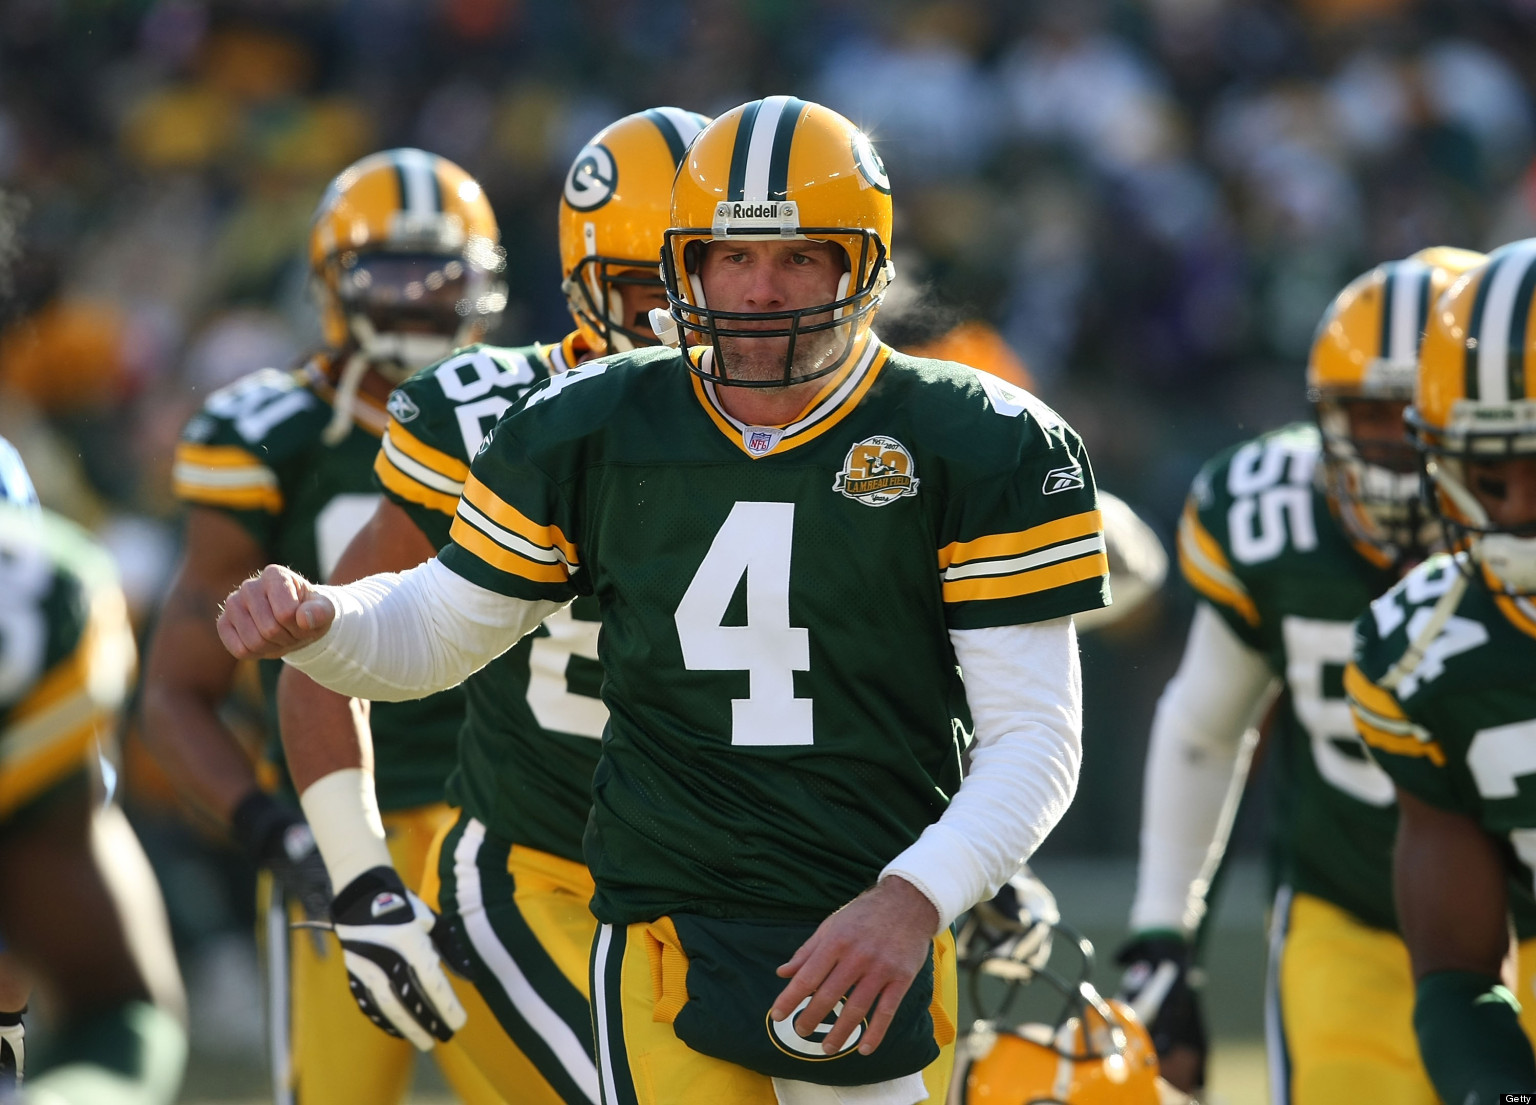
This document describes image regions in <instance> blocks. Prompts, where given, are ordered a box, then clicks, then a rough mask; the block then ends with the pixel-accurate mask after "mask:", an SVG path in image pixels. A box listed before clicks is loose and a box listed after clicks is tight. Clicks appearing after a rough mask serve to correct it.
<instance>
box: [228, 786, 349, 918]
mask: <svg viewBox="0 0 1536 1105" xmlns="http://www.w3.org/2000/svg"><path fill="white" fill-rule="evenodd" d="M230 828H231V831H232V832H233V834H234V837H235V840H236V841H237V842H238V843H239V844H240V846H241V847H243V848H244V849H245V850H246V852H247V853H248V854H249V855H250V857H251V858H252V859H253V860H254V861H255V862H256V863H257V864H258V865H260V866H261V867H264V868H266V869H267V870H268V871H270V872H272V877H273V878H275V879H276V880H277V882H278V885H279V886H280V887H282V890H283V894H284V895H285V896H286V897H288V898H290V899H292V900H293V901H295V902H298V903H299V905H300V907H302V908H303V910H304V916H305V917H307V918H309V919H310V920H311V921H323V920H325V919H326V918H327V917H329V916H330V906H331V879H330V876H329V875H327V874H326V873H325V861H324V860H322V859H321V858H320V849H319V848H317V847H316V846H315V835H314V833H312V832H310V831H309V825H308V823H306V822H305V820H304V815H303V814H302V813H300V812H299V811H298V810H296V809H294V808H293V807H291V806H285V805H283V804H282V803H280V802H278V801H277V800H276V799H275V798H273V797H272V796H271V795H270V794H267V793H265V792H264V791H260V790H254V791H252V792H251V793H250V794H248V795H246V797H245V798H244V799H242V800H241V802H240V804H239V805H238V806H236V807H235V813H234V816H233V817H232V818H231V819H230Z"/></svg>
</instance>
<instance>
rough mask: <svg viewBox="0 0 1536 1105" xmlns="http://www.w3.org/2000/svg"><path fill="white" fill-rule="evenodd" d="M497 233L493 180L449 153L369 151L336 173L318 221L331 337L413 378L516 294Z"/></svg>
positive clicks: (316, 280)
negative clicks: (504, 275)
mask: <svg viewBox="0 0 1536 1105" xmlns="http://www.w3.org/2000/svg"><path fill="white" fill-rule="evenodd" d="M499 239H500V235H499V233H498V231H497V228H496V216H495V214H494V213H493V212H492V211H491V205H490V203H489V202H488V201H487V200H486V198H485V193H484V191H482V190H481V188H480V185H479V184H478V183H477V182H476V181H475V179H474V178H473V177H472V176H470V175H469V174H468V173H466V172H465V171H464V170H463V169H461V168H459V167H458V166H457V165H455V164H454V163H453V162H451V161H449V160H448V159H447V158H445V157H439V156H438V155H437V154H433V153H427V152H426V151H425V150H415V149H396V150H384V151H382V152H379V153H374V154H369V155H368V156H367V157H365V158H363V159H362V160H361V161H358V162H356V163H354V164H353V165H351V166H349V167H348V168H346V169H344V170H342V172H341V173H340V174H339V175H338V176H337V177H336V179H335V180H334V181H332V182H331V185H330V187H329V188H327V189H326V192H325V195H324V197H322V198H321V200H320V206H319V207H318V208H317V209H316V210H315V216H314V220H313V222H312V224H311V226H310V234H309V264H310V272H311V274H312V276H313V287H314V290H315V295H316V298H317V300H318V301H319V306H320V316H321V322H322V324H323V326H324V330H325V338H326V341H327V342H328V343H329V344H330V345H331V346H333V347H335V348H338V349H344V348H349V347H355V348H356V349H357V350H358V351H359V352H360V353H361V354H362V357H363V359H365V360H366V361H368V362H369V363H370V366H371V367H373V368H375V369H377V370H379V371H381V372H383V373H384V374H385V375H386V376H388V377H390V378H391V379H401V380H403V379H404V378H405V377H406V376H409V375H410V374H411V373H412V372H414V371H416V370H417V369H419V368H424V367H426V366H427V365H429V364H431V363H432V362H433V361H436V360H439V359H441V358H442V357H444V356H446V355H447V354H448V353H450V352H451V351H452V350H453V349H454V348H455V347H457V346H460V345H465V344H467V343H469V342H472V341H475V340H477V339H479V338H480V337H481V336H482V335H483V334H484V333H485V332H486V331H487V330H489V329H490V327H491V326H492V325H494V323H495V322H496V320H497V318H499V317H500V316H501V312H502V311H503V309H505V307H506V305H507V293H506V288H505V286H504V285H503V284H502V282H501V280H500V278H499V277H498V275H497V274H498V273H500V272H501V270H502V269H503V268H504V267H505V254H504V253H503V251H502V248H501V246H500V244H499Z"/></svg>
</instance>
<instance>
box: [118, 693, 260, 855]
mask: <svg viewBox="0 0 1536 1105" xmlns="http://www.w3.org/2000/svg"><path fill="white" fill-rule="evenodd" d="M143 717H144V724H143V726H142V729H141V732H142V736H143V739H144V743H145V745H146V746H147V747H148V748H149V750H150V752H151V753H153V755H154V757H155V760H156V761H157V762H158V763H159V765H160V767H161V769H162V770H164V771H165V773H166V775H168V776H169V777H170V780H171V782H172V783H173V784H174V785H175V788H176V792H177V793H178V794H181V795H184V796H187V797H189V798H191V800H192V801H193V802H194V803H195V804H196V805H197V806H199V807H200V808H202V809H203V810H204V811H205V812H206V813H208V814H209V815H211V816H212V817H213V818H214V819H216V820H217V821H218V822H219V823H220V824H222V825H228V824H229V821H230V817H231V815H232V814H233V813H234V810H235V807H236V806H237V805H239V804H240V801H241V799H243V798H244V797H245V796H246V795H248V794H249V793H250V792H251V791H252V790H253V789H255V787H256V770H255V768H254V767H253V766H252V764H251V759H250V756H249V755H248V754H247V753H246V751H245V749H244V748H243V747H242V746H241V744H240V741H239V739H238V738H237V737H236V736H235V734H234V733H233V732H232V731H231V730H230V729H229V727H228V726H227V725H225V724H224V722H223V721H222V720H221V719H220V718H219V712H218V703H217V702H215V701H213V700H212V699H210V698H209V696H208V695H207V694H206V693H205V692H204V690H203V689H202V688H199V687H193V686H187V685H184V684H179V683H176V682H174V681H172V680H168V679H157V678H155V677H154V674H153V672H152V673H151V675H150V677H149V678H148V679H146V680H145V685H144V703H143Z"/></svg>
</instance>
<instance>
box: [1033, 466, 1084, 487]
mask: <svg viewBox="0 0 1536 1105" xmlns="http://www.w3.org/2000/svg"><path fill="white" fill-rule="evenodd" d="M1082 486H1083V470H1082V469H1081V468H1079V467H1078V466H1077V465H1075V464H1073V465H1070V466H1069V467H1066V468H1052V469H1051V470H1050V471H1049V472H1047V473H1046V474H1045V483H1044V484H1043V485H1041V488H1040V490H1041V492H1042V493H1044V494H1046V495H1055V494H1058V493H1060V492H1062V491H1076V490H1078V489H1079V488H1081V487H1082Z"/></svg>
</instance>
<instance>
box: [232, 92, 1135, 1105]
mask: <svg viewBox="0 0 1536 1105" xmlns="http://www.w3.org/2000/svg"><path fill="white" fill-rule="evenodd" d="M890 204H891V201H890V182H889V180H888V178H887V177H886V174H885V170H884V167H883V165H882V164H881V162H880V159H879V157H878V155H877V154H876V153H875V150H874V147H873V145H872V144H871V143H870V141H869V139H868V138H867V137H866V136H865V135H864V134H863V133H862V132H861V131H859V130H858V129H857V128H856V127H854V126H853V124H851V123H849V122H848V121H847V120H846V119H844V118H842V117H841V116H839V115H837V114H836V113H834V112H832V111H829V110H828V109H826V108H824V107H821V106H819V105H816V104H810V103H806V102H804V101H801V100H797V99H795V98H793V97H789V96H772V97H768V98H767V99H764V100H759V101H754V102H752V103H749V104H745V105H742V106H741V107H738V108H736V109H733V110H732V111H730V112H728V113H727V114H726V115H724V116H722V117H721V118H719V119H716V120H715V121H714V122H713V123H711V124H710V125H709V126H708V127H706V128H705V129H704V130H703V131H702V132H701V133H700V135H699V136H698V138H697V139H695V141H694V144H693V146H692V147H691V148H690V150H689V154H688V157H687V158H686V159H685V160H684V162H683V165H682V167H681V168H680V169H679V171H678V176H677V179H676V180H675V182H674V184H673V193H672V218H671V222H672V226H671V228H670V229H669V230H668V231H667V235H666V244H665V248H664V251H663V254H662V262H663V278H664V279H665V280H666V283H667V294H668V305H669V312H659V313H658V314H660V315H661V317H660V318H656V316H655V315H653V318H656V321H658V322H662V323H670V324H671V325H670V327H667V326H665V325H664V326H662V327H660V328H658V332H660V330H661V329H667V330H669V331H670V333H671V335H672V336H673V338H674V340H676V339H678V338H685V339H686V342H687V344H681V345H679V347H677V348H666V349H660V350H637V351H634V352H630V353H625V354H619V355H616V356H611V357H609V358H606V359H605V360H602V361H597V362H593V363H591V364H588V365H584V366H580V367H578V368H575V369H572V370H571V371H569V372H567V373H565V374H564V375H562V376H559V377H556V378H554V379H553V380H551V381H549V382H547V383H545V384H543V385H541V386H540V387H538V388H536V389H534V390H533V391H532V392H530V393H529V395H528V396H527V397H526V398H525V399H524V400H523V401H522V403H521V404H520V405H519V406H518V407H517V408H514V410H513V411H511V412H509V413H508V414H507V416H505V417H504V418H503V419H502V420H501V421H500V422H499V423H497V426H496V428H495V429H494V430H493V431H492V433H491V435H490V436H489V437H488V438H487V439H486V442H485V444H484V446H483V447H482V449H481V452H480V454H479V456H478V457H477V458H476V461H475V463H474V465H473V466H472V468H471V471H470V473H469V476H468V479H467V480H466V483H465V489H464V494H463V497H462V499H461V501H460V505H459V509H458V513H457V515H456V517H455V519H454V523H453V527H452V529H451V534H450V536H451V537H452V541H451V543H450V544H449V545H448V546H447V547H446V548H445V549H444V550H443V551H442V552H441V553H440V554H439V557H438V558H436V559H434V560H429V561H428V562H427V563H426V564H424V565H422V566H421V567H419V568H415V569H413V570H412V571H410V572H408V573H404V574H403V575H401V576H394V577H391V576H372V577H369V578H368V579H366V580H362V581H359V582H358V583H355V584H350V585H347V586H345V587H339V588H322V589H320V590H319V591H316V590H315V589H314V587H313V585H311V584H310V583H308V582H307V581H304V580H303V579H302V578H301V577H299V576H297V575H296V574H294V573H292V572H291V571H288V570H286V569H283V568H281V567H277V566H273V567H270V568H268V569H265V570H264V572H263V575H262V576H261V577H260V578H259V579H257V580H253V581H250V582H248V583H247V584H244V585H242V587H241V589H240V590H239V591H238V592H237V593H235V594H233V595H231V596H230V598H229V600H228V601H227V602H226V604H225V609H224V613H223V616H222V620H221V622H220V633H221V636H222V637H223V638H224V639H225V641H226V644H227V645H228V646H229V647H230V648H231V649H232V650H233V651H234V652H235V653H236V654H237V655H257V654H260V655H265V656H271V655H277V654H279V653H287V652H290V651H292V650H295V649H303V651H302V652H299V653H298V654H297V655H296V656H292V657H290V659H292V660H294V661H295V662H296V664H297V665H298V666H300V667H301V668H302V669H303V670H306V671H307V672H308V673H309V674H310V675H311V676H313V677H315V678H317V679H318V680H319V681H320V682H325V683H330V684H333V685H335V686H337V688H338V689H341V690H345V691H348V692H349V693H353V694H358V695H360V696H365V697H370V698H378V697H402V696H408V695H413V694H418V693H420V692H421V691H422V690H424V689H429V688H431V687H434V686H444V685H450V684H452V683H455V682H457V681H458V680H460V679H462V678H463V677H464V676H465V675H467V674H468V673H469V672H471V671H473V670H475V669H476V668H478V667H479V666H481V665H482V664H484V663H485V662H487V661H488V660H489V659H490V658H492V657H494V656H496V655H499V654H500V653H501V652H503V651H504V650H505V649H506V648H507V647H508V646H509V644H510V643H511V642H512V641H514V640H515V639H516V638H517V637H518V636H520V635H521V634H523V633H525V632H527V631H528V630H530V629H532V628H533V627H534V626H536V625H537V624H538V623H539V622H540V621H542V620H543V619H544V618H545V617H547V616H548V615H549V614H550V613H551V612H552V611H553V610H555V609H558V608H559V607H561V606H563V605H564V604H565V603H567V602H569V601H570V600H571V599H572V598H574V597H575V596H576V595H577V594H591V595H595V596H596V597H597V599H598V603H599V609H600V611H601V617H602V626H603V635H602V638H601V652H602V661H603V670H604V683H603V698H604V701H605V703H606V704H607V706H608V708H609V723H608V727H607V731H606V732H605V735H604V740H603V754H602V758H601V760H600V763H599V766H598V769H597V771H596V774H595V776H594V779H593V811H592V815H591V820H590V821H589V823H588V828H587V834H586V840H585V848H584V853H585V857H586V859H587V861H588V863H589V865H590V866H591V869H592V874H593V880H594V884H595V887H596V894H595V897H594V898H593V903H592V904H593V912H594V914H595V915H596V916H597V918H598V920H599V922H600V926H599V929H598V934H597V938H596V940H595V942H594V945H593V953H592V956H593V958H592V1004H593V1014H594V1021H595V1029H596V1033H595V1035H596V1041H595V1042H596V1047H597V1059H598V1069H599V1077H600V1083H601V1087H602V1093H603V1099H604V1100H605V1101H614V1102H621V1101H630V1102H641V1103H646V1105H650V1103H652V1102H656V1103H662V1102H667V1103H672V1102H678V1103H681V1102H685V1101H687V1102H697V1101H706V1100H707V1101H732V1102H741V1103H747V1105H756V1103H761V1105H768V1103H772V1102H775V1101H778V1102H783V1101H795V1102H802V1101H803V1102H822V1101H835V1100H839V1099H840V1096H841V1092H840V1091H839V1090H838V1089H837V1088H836V1087H839V1086H862V1087H878V1089H866V1090H864V1091H862V1092H861V1093H860V1096H871V1095H877V1096H878V1099H879V1100H881V1101H885V1102H889V1103H891V1105H910V1103H913V1102H917V1101H920V1100H924V1099H925V1098H927V1097H929V1096H933V1097H941V1096H942V1095H943V1092H944V1088H945V1084H946V1082H947V1076H948V1073H949V1068H950V1066H951V1063H952V1059H953V1049H952V1047H951V1046H950V1045H952V1043H953V1039H954V1032H955V1016H956V1008H955V974H954V945H953V941H952V939H951V937H950V935H949V931H948V926H949V923H950V922H951V921H952V920H953V919H954V917H955V916H956V915H958V914H959V913H960V912H962V911H963V910H965V909H966V908H968V907H970V906H971V905H973V904H975V903H976V902H977V901H980V900H982V899H984V898H987V897H990V896H991V895H992V894H993V893H994V892H995V891H996V889H997V888H998V887H999V886H1000V885H1001V884H1002V883H1003V882H1004V881H1005V880H1006V879H1007V878H1009V877H1010V876H1011V875H1012V874H1013V873H1014V871H1015V870H1016V869H1017V868H1018V866H1019V864H1020V862H1021V861H1022V860H1023V859H1025V858H1027V857H1028V856H1029V855H1030V854H1031V853H1032V852H1033V850H1034V848H1035V847H1036V846H1037V845H1038V843H1039V842H1040V840H1041V839H1042V838H1043V837H1044V835H1045V834H1046V833H1047V832H1048V831H1049V829H1050V828H1051V827H1052V826H1053V825H1054V824H1055V822H1056V820H1057V819H1058V818H1059V817H1060V815H1061V813H1062V811H1063V810H1064V809H1065V806H1066V804H1067V802H1068V801H1069V800H1070V797H1071V794H1072V792H1073V789H1074V787H1075V785H1076V777H1077V768H1078V764H1079V762H1080V755H1081V744H1080V733H1081V694H1080V677H1079V671H1078V664H1077V648H1076V639H1075V633H1074V630H1073V627H1072V620H1071V617H1072V615H1073V614H1075V613H1077V612H1078V611H1080V610H1087V609H1093V608H1097V607H1099V606H1101V605H1103V604H1104V603H1105V602H1106V601H1107V599H1108V595H1107V589H1106V587H1105V569H1106V563H1105V558H1104V552H1103V539H1102V535H1101V533H1100V528H1099V518H1098V511H1097V509H1096V503H1095V493H1094V487H1093V480H1092V475H1091V472H1090V470H1089V467H1088V462H1087V457H1086V455H1085V452H1084V450H1083V448H1082V445H1081V442H1080V441H1079V439H1078V437H1077V435H1076V434H1075V433H1074V432H1073V431H1072V430H1071V428H1070V427H1068V426H1067V425H1066V424H1065V423H1064V422H1063V421H1062V420H1061V419H1060V417H1059V416H1057V415H1056V414H1055V413H1054V412H1053V411H1051V410H1050V409H1049V408H1048V407H1046V406H1045V405H1044V404H1042V403H1040V402H1039V401H1038V400H1036V399H1035V398H1034V397H1033V396H1031V395H1029V394H1028V393H1027V392H1024V391H1022V390H1019V389H1017V388H1014V387H1012V386H1010V385H1008V384H1007V383H1005V382H1004V381H1001V380H999V379H997V378H996V377H993V376H990V375H987V374H985V373H980V372H978V371H976V370H974V369H971V368H967V367H966V366H963V365H958V364H953V363H947V362H939V361H922V360H918V359H916V358H909V357H906V356H903V355H901V354H898V353H895V352H893V351H891V350H890V349H889V348H887V347H885V346H883V345H881V344H880V343H879V341H878V340H877V339H876V338H874V336H873V335H872V333H871V331H870V324H871V322H872V320H873V317H874V314H875V312H876V310H877V309H878V307H879V304H880V300H881V297H882V295H883V293H884V289H885V287H886V285H887V283H888V281H889V280H890V278H891V274H892V270H891V267H890V256H889V241H890V228H891V222H890V217H891V206H890ZM338 610H339V611H341V614H340V616H339V617H337V616H336V614H337V611H338ZM408 626H409V627H411V628H407V627H408ZM322 638H323V639H322ZM962 668H963V670H964V672H965V682H963V683H962V682H961V679H960V675H959V671H960V669H962ZM963 716H969V717H970V718H971V719H972V720H973V722H974V731H975V745H976V748H975V750H974V753H973V755H972V763H971V770H970V772H969V774H968V775H966V777H965V780H964V782H963V783H962V782H961V779H960V759H961V753H962V750H963V747H964V744H965V743H966V739H967V737H968V736H969V733H968V732H967V730H966V728H965V727H964V726H960V725H956V724H955V723H954V719H955V718H957V717H963ZM372 847H373V848H374V854H375V856H376V857H378V858H377V859H376V863H378V864H382V863H383V862H385V860H384V858H383V855H382V849H380V848H379V847H378V845H377V843H374V844H373V845H372ZM423 927H424V926H422V925H420V924H418V926H417V929H418V935H419V936H420V937H422V938H424V935H425V934H424V932H423V931H422V930H423ZM414 943H415V947H414V949H412V951H411V954H412V955H413V956H416V955H419V956H420V957H419V958H416V959H414V960H413V962H415V964H416V975H417V977H424V976H430V975H431V974H432V973H433V970H434V968H433V965H432V963H431V960H430V958H428V956H427V955H425V954H420V953H429V952H430V948H428V947H426V946H425V945H424V944H423V943H422V940H421V939H417V940H416V941H415V942H414ZM438 977H441V976H440V974H439V975H438Z"/></svg>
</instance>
